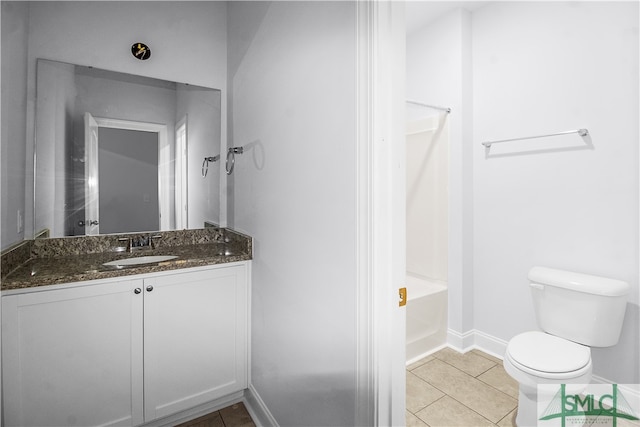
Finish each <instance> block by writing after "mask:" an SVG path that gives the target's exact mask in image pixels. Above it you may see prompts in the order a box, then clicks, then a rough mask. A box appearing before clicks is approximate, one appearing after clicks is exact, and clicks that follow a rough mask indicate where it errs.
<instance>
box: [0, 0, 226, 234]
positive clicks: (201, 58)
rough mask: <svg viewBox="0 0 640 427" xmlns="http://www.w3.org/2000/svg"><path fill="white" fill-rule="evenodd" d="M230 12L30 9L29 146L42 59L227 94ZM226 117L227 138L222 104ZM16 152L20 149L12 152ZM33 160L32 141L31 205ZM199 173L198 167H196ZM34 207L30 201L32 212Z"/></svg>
mask: <svg viewBox="0 0 640 427" xmlns="http://www.w3.org/2000/svg"><path fill="white" fill-rule="evenodd" d="M226 10H227V4H226V2H217V1H215V2H190V1H184V2H182V1H176V2H162V1H161V2H127V4H126V7H124V6H123V4H121V3H118V2H55V1H52V2H33V3H31V4H30V11H29V18H30V21H29V32H30V33H29V35H30V37H29V43H28V45H29V46H28V68H27V82H26V83H27V100H28V101H27V111H28V118H27V126H26V128H27V133H26V141H33V111H34V102H35V63H36V59H37V58H46V59H52V60H56V61H62V62H69V63H73V64H80V65H91V66H93V67H95V68H101V69H106V70H113V71H120V72H125V73H130V74H138V75H143V76H149V77H156V78H160V79H164V80H170V81H177V82H186V83H190V84H194V85H199V86H205V87H211V88H216V89H221V90H223V91H224V90H226V81H227V76H226V73H227V63H226V61H227V59H226V58H227V27H226ZM3 28H4V27H3ZM3 31H4V30H3ZM3 40H4V39H3ZM138 41H140V42H144V43H146V44H147V45H149V46H150V48H151V52H152V56H151V59H149V60H147V61H139V60H137V59H136V58H134V57H133V55H132V54H131V45H132V44H133V43H135V42H138ZM3 43H4V41H3ZM3 52H4V49H3ZM221 115H222V124H223V126H222V131H221V134H222V136H221V138H222V139H223V140H224V139H225V138H226V106H225V105H223V107H222V113H221ZM15 144H24V138H22V139H19V140H18V139H16V142H15ZM3 148H4V146H3ZM19 148H20V149H22V147H19ZM15 149H18V147H17V146H16V147H12V148H11V150H15ZM32 155H33V147H32V146H31V145H30V143H29V144H28V145H27V148H26V162H27V167H26V168H27V173H26V175H27V178H26V180H27V182H26V193H27V194H26V199H27V200H28V201H29V200H31V199H32V198H33V193H32V185H33V183H32V182H29V179H32V178H30V177H31V176H32V165H30V159H31V156H32ZM200 163H201V161H200ZM190 166H191V165H190ZM30 167H31V170H30V169H29V168H30ZM199 167H200V164H198V165H197V166H194V167H193V168H194V169H199ZM3 182H4V181H3ZM23 187H25V186H23ZM30 203H31V202H27V206H26V209H27V210H30ZM27 214H28V212H27ZM14 216H15V214H14ZM3 218H4V217H3ZM9 219H11V215H10V218H9ZM25 219H26V221H27V222H26V225H27V229H26V234H25V235H26V236H27V237H30V236H31V234H30V231H31V230H30V229H29V224H30V222H29V221H30V217H29V216H27V217H26V218H25ZM3 220H4V219H3ZM31 221H32V219H31ZM9 228H11V227H9ZM3 239H4V238H3Z"/></svg>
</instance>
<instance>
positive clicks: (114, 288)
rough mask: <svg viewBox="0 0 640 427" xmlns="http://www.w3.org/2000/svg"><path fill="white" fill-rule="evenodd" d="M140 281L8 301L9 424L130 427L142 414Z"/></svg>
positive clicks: (6, 401)
mask: <svg viewBox="0 0 640 427" xmlns="http://www.w3.org/2000/svg"><path fill="white" fill-rule="evenodd" d="M136 287H138V288H141V287H142V281H141V280H138V281H120V282H113V283H107V284H100V285H92V286H82V287H77V288H68V289H58V290H51V291H43V292H33V293H29V294H22V295H13V296H5V297H3V298H2V381H3V394H4V408H3V410H4V421H5V423H4V425H5V426H94V425H104V426H132V425H137V424H140V423H142V422H143V418H142V416H143V414H142V409H141V408H142V398H143V396H142V392H143V390H142V386H143V384H142V382H143V378H142V341H143V340H142V316H143V314H142V307H143V294H139V295H136V294H134V288H136Z"/></svg>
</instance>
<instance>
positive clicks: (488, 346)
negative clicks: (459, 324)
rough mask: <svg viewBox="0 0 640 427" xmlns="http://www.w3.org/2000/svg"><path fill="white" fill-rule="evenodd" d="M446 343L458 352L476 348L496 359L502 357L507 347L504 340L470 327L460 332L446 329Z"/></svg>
mask: <svg viewBox="0 0 640 427" xmlns="http://www.w3.org/2000/svg"><path fill="white" fill-rule="evenodd" d="M447 344H448V345H449V347H451V348H453V349H454V350H456V351H458V352H460V353H466V352H468V351H470V350H473V349H478V350H482V351H483V352H485V353H487V354H490V355H491V356H494V357H497V358H498V359H502V357H503V356H504V352H505V350H506V349H507V342H506V341H504V340H502V339H500V338H496V337H494V336H491V335H489V334H485V333H484V332H482V331H478V330H477V329H472V330H470V331H467V332H465V333H462V334H461V333H460V332H457V331H454V330H453V329H449V330H448V331H447Z"/></svg>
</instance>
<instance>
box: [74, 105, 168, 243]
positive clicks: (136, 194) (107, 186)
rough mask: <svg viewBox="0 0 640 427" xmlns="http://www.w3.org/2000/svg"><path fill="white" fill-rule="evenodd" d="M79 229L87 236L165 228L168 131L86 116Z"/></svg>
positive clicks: (139, 124)
mask: <svg viewBox="0 0 640 427" xmlns="http://www.w3.org/2000/svg"><path fill="white" fill-rule="evenodd" d="M84 119H85V162H84V170H85V174H84V175H85V177H84V181H85V183H84V187H85V191H84V204H85V220H84V221H83V224H82V225H83V226H84V231H85V233H86V234H87V235H95V234H110V233H127V232H139V231H158V230H165V229H167V228H168V226H169V219H170V212H169V187H170V185H169V182H170V178H171V177H170V176H169V173H168V172H169V171H168V167H169V164H170V162H168V161H167V156H168V154H169V144H168V140H167V127H166V126H165V125H158V124H153V123H143V122H132V121H125V120H116V119H104V118H98V117H93V116H91V114H89V113H85V117H84Z"/></svg>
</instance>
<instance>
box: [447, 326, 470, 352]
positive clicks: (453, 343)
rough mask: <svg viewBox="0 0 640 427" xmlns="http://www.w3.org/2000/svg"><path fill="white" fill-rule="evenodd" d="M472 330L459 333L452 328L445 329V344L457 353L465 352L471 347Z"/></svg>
mask: <svg viewBox="0 0 640 427" xmlns="http://www.w3.org/2000/svg"><path fill="white" fill-rule="evenodd" d="M473 334H474V331H473V330H471V331H468V332H465V333H463V334H462V333H460V332H458V331H454V330H453V329H448V330H447V345H448V346H449V347H451V348H453V349H454V350H456V351H458V352H459V353H466V352H467V351H469V350H471V349H472V348H473V340H474V335H473Z"/></svg>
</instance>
